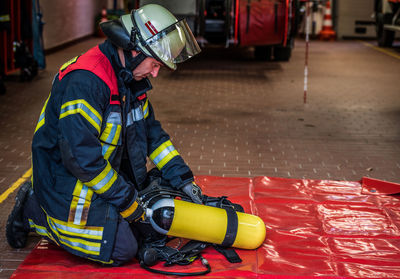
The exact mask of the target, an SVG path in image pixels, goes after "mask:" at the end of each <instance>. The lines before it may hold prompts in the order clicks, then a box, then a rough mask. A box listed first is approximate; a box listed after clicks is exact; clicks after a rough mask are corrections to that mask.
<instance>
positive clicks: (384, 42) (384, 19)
mask: <svg viewBox="0 0 400 279" xmlns="http://www.w3.org/2000/svg"><path fill="white" fill-rule="evenodd" d="M390 19H391V15H390V14H382V13H378V14H377V15H376V36H377V39H378V45H379V46H381V47H391V46H392V44H393V41H394V34H395V32H394V31H390V30H385V29H384V27H383V25H385V24H388V23H390Z"/></svg>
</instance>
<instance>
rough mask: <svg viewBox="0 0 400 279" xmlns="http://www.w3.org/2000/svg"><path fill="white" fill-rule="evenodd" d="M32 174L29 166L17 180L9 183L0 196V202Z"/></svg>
mask: <svg viewBox="0 0 400 279" xmlns="http://www.w3.org/2000/svg"><path fill="white" fill-rule="evenodd" d="M31 175H32V168H30V169H29V170H28V171H27V172H26V173H24V175H23V176H21V177H20V178H19V179H18V180H17V181H15V182H14V184H13V185H11V187H10V188H8V189H7V190H6V191H5V192H4V193H3V194H1V196H0V203H2V202H3V201H4V200H5V199H6V198H7V197H8V196H9V195H10V194H11V193H12V192H14V191H15V190H16V189H17V188H18V187H19V186H21V184H22V183H24V182H25V181H27V180H28V179H29V178H30V177H31Z"/></svg>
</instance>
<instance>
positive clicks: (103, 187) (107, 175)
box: [85, 161, 117, 194]
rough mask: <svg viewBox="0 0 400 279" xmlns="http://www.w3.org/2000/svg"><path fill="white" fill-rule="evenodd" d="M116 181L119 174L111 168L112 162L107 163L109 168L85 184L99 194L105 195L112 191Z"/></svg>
mask: <svg viewBox="0 0 400 279" xmlns="http://www.w3.org/2000/svg"><path fill="white" fill-rule="evenodd" d="M116 179H117V173H116V172H115V170H114V169H113V168H112V167H111V164H110V162H108V161H107V166H106V167H105V168H104V169H103V171H102V172H101V173H100V174H99V175H97V176H96V177H95V178H94V179H92V180H90V181H88V182H85V184H86V185H87V186H89V187H92V189H93V190H94V191H95V192H96V193H97V194H103V193H104V192H106V191H107V190H108V189H110V187H111V186H112V185H113V183H114V182H115V180H116Z"/></svg>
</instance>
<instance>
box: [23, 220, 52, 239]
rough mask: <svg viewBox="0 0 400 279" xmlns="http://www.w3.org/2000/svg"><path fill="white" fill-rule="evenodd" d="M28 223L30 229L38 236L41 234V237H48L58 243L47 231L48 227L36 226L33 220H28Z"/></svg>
mask: <svg viewBox="0 0 400 279" xmlns="http://www.w3.org/2000/svg"><path fill="white" fill-rule="evenodd" d="M28 222H29V227H30V228H31V229H34V230H35V232H36V233H37V234H39V235H41V236H46V237H48V238H50V239H51V240H53V241H54V242H56V241H55V239H54V238H53V236H52V235H51V233H49V232H48V231H47V228H46V227H43V226H39V225H36V224H35V223H34V222H33V220H32V219H28ZM56 243H57V242H56Z"/></svg>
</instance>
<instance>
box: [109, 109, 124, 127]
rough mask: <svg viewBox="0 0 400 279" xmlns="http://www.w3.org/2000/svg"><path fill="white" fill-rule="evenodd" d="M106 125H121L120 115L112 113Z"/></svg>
mask: <svg viewBox="0 0 400 279" xmlns="http://www.w3.org/2000/svg"><path fill="white" fill-rule="evenodd" d="M107 123H112V124H116V125H121V123H122V121H121V113H119V112H115V111H112V112H110V115H109V116H108V118H107Z"/></svg>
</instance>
